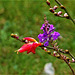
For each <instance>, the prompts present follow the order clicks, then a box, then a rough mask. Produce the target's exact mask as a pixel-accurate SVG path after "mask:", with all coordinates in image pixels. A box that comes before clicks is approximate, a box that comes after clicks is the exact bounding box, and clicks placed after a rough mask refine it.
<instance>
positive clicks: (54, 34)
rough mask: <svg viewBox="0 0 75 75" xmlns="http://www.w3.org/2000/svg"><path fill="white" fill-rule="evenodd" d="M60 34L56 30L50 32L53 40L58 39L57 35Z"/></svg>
mask: <svg viewBox="0 0 75 75" xmlns="http://www.w3.org/2000/svg"><path fill="white" fill-rule="evenodd" d="M59 36H60V34H59V33H58V32H55V31H54V33H53V34H52V37H53V40H56V39H58V37H59Z"/></svg>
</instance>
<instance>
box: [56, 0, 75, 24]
mask: <svg viewBox="0 0 75 75" xmlns="http://www.w3.org/2000/svg"><path fill="white" fill-rule="evenodd" d="M55 1H56V3H57V4H58V5H59V6H61V5H62V4H61V3H60V2H59V1H58V0H55ZM64 11H65V12H66V13H67V14H68V16H69V18H70V20H71V21H72V22H73V23H74V24H75V21H74V20H73V19H72V17H71V16H70V14H69V13H68V11H67V10H66V8H64Z"/></svg>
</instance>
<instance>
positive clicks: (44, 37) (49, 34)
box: [38, 20, 60, 46]
mask: <svg viewBox="0 0 75 75" xmlns="http://www.w3.org/2000/svg"><path fill="white" fill-rule="evenodd" d="M40 29H41V30H43V32H44V33H43V34H39V35H38V38H39V41H40V42H41V43H44V46H49V41H50V40H51V38H53V40H56V39H58V37H59V36H60V34H59V33H58V32H56V31H54V29H55V27H54V26H53V25H52V24H49V23H48V21H47V20H45V22H44V24H42V27H41V28H40Z"/></svg>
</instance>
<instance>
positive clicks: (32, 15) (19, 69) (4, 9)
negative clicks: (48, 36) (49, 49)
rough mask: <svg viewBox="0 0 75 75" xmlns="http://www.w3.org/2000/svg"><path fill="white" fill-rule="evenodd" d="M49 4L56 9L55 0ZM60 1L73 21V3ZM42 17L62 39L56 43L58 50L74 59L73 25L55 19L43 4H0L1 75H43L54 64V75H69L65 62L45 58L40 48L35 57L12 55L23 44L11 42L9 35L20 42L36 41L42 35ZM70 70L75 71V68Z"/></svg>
mask: <svg viewBox="0 0 75 75" xmlns="http://www.w3.org/2000/svg"><path fill="white" fill-rule="evenodd" d="M50 1H51V6H54V5H58V4H56V3H55V1H54V0H50ZM59 1H61V3H62V4H63V5H64V6H65V7H66V9H67V10H68V12H69V14H70V15H71V16H72V18H75V0H59ZM59 10H61V9H60V8H59V9H57V11H59ZM62 11H63V10H62ZM63 13H64V11H63ZM44 15H46V16H47V20H48V21H49V23H50V24H53V25H54V27H55V28H56V29H55V30H56V31H57V32H59V33H60V34H61V36H62V37H63V38H62V39H60V40H57V42H58V45H59V47H60V48H63V49H64V50H65V49H68V50H69V51H70V52H71V53H72V54H73V55H74V56H75V25H74V24H73V22H72V21H71V20H68V19H65V18H60V17H56V16H54V15H53V14H52V13H51V12H50V11H49V7H48V5H47V4H46V0H0V75H43V70H44V65H45V64H46V63H52V64H53V66H54V69H55V75H72V72H71V70H70V69H69V67H68V65H67V64H66V63H65V62H64V61H62V60H59V59H57V58H55V57H52V56H50V55H48V54H47V53H46V52H45V51H43V50H42V49H41V48H40V47H38V48H37V49H36V54H32V53H29V54H27V53H26V52H24V53H19V54H18V55H17V54H16V53H15V52H14V51H15V50H18V49H19V48H20V47H21V46H22V45H23V44H24V43H23V42H20V41H18V40H16V39H14V38H12V37H11V36H10V35H11V33H14V34H18V35H19V36H20V39H22V38H23V37H33V38H35V39H36V40H37V41H39V39H38V37H37V36H38V34H40V33H43V32H42V31H41V30H40V27H41V26H42V24H43V23H44ZM71 66H72V68H73V69H74V71H75V64H74V63H72V64H71Z"/></svg>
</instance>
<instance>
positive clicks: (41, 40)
mask: <svg viewBox="0 0 75 75" xmlns="http://www.w3.org/2000/svg"><path fill="white" fill-rule="evenodd" d="M38 38H39V41H40V42H43V34H39V35H38Z"/></svg>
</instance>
